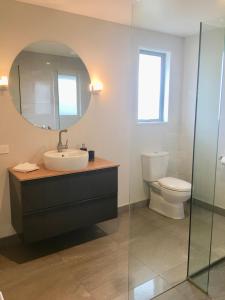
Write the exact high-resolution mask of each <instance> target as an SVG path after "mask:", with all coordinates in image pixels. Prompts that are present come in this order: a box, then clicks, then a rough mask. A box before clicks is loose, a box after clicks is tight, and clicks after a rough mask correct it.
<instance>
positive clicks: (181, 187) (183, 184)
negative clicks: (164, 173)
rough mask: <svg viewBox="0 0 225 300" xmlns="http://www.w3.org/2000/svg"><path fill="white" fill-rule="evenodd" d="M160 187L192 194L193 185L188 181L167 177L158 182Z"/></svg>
mask: <svg viewBox="0 0 225 300" xmlns="http://www.w3.org/2000/svg"><path fill="white" fill-rule="evenodd" d="M158 182H159V184H160V186H162V187H164V188H166V189H169V190H173V191H179V192H190V191H191V184H190V183H189V182H187V181H184V180H181V179H177V178H173V177H165V178H161V179H159V180H158Z"/></svg>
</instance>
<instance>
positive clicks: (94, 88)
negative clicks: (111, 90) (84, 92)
mask: <svg viewBox="0 0 225 300" xmlns="http://www.w3.org/2000/svg"><path fill="white" fill-rule="evenodd" d="M102 90H103V84H102V82H101V81H98V80H93V81H92V82H91V84H90V91H91V92H92V93H93V94H98V93H100V92H101V91H102Z"/></svg>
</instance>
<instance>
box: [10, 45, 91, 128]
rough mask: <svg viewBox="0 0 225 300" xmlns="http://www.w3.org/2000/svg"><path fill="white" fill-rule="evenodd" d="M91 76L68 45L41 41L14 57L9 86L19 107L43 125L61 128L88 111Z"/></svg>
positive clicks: (22, 111)
mask: <svg viewBox="0 0 225 300" xmlns="http://www.w3.org/2000/svg"><path fill="white" fill-rule="evenodd" d="M89 85H90V76H89V73H88V70H87V68H86V66H85V64H84V62H83V61H82V59H81V58H80V57H79V56H78V55H77V54H76V53H75V52H74V51H73V50H72V49H71V48H69V47H67V46H65V45H63V44H61V43H57V42H47V41H40V42H37V43H33V44H31V45H29V46H28V47H26V48H24V49H23V50H22V51H21V52H20V53H19V54H18V55H17V57H16V58H15V60H14V62H13V64H12V67H11V70H10V75H9V90H10V93H11V96H12V100H13V103H14V105H15V107H16V110H17V111H18V112H19V113H20V114H21V115H22V116H23V117H24V118H25V119H26V120H27V121H29V122H30V123H32V124H33V125H35V126H38V127H40V128H43V129H49V130H61V129H65V128H68V127H70V126H72V125H73V124H75V123H77V122H78V121H79V120H80V119H81V118H82V116H83V115H84V114H85V112H86V111H87V108H88V106H89V103H90V99H91V93H90V90H89Z"/></svg>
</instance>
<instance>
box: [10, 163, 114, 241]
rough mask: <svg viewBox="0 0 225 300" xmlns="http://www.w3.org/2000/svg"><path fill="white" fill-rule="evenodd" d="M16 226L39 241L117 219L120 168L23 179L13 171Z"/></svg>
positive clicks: (13, 209) (19, 231) (13, 200)
mask: <svg viewBox="0 0 225 300" xmlns="http://www.w3.org/2000/svg"><path fill="white" fill-rule="evenodd" d="M9 181H10V199H11V215H12V225H13V227H14V229H15V230H16V232H17V233H18V234H19V235H20V236H21V237H22V239H23V240H24V241H25V242H35V241H40V240H43V239H47V238H50V237H53V236H57V235H60V234H63V233H66V232H69V231H72V230H75V229H78V228H81V227H85V226H89V225H92V224H95V223H98V222H101V221H105V220H108V219H112V218H116V217H117V190H118V167H111V168H104V169H99V170H92V171H87V172H81V173H79V172H78V173H72V174H65V175H64V174H63V175H60V176H50V177H45V178H38V179H31V180H23V181H21V180H19V179H18V177H17V176H15V174H14V173H13V172H9Z"/></svg>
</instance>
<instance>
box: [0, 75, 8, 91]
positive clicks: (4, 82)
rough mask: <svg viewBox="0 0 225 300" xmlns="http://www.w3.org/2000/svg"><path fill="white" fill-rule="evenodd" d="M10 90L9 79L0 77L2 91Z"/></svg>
mask: <svg viewBox="0 0 225 300" xmlns="http://www.w3.org/2000/svg"><path fill="white" fill-rule="evenodd" d="M7 88H8V77H7V76H0V90H1V91H3V90H6V89H7Z"/></svg>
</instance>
